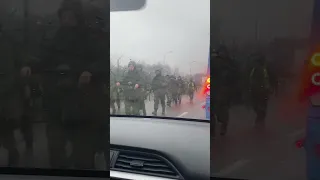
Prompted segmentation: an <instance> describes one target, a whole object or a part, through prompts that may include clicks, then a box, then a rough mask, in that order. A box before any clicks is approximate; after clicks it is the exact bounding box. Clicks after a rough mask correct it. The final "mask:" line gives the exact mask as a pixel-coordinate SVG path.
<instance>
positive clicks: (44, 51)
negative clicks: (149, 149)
mask: <svg viewBox="0 0 320 180" xmlns="http://www.w3.org/2000/svg"><path fill="white" fill-rule="evenodd" d="M108 13H109V9H108V4H107V1H104V0H55V1H51V0H17V1H11V0H2V1H1V2H0V102H1V103H0V144H1V149H0V166H12V167H31V168H33V167H36V168H50V169H52V168H54V169H94V170H106V169H107V163H106V162H109V159H108V158H107V157H109V156H107V153H109V149H108V152H107V148H109V145H108V144H109V142H108V140H109V137H108V136H109V127H108V125H107V121H108V118H109V117H108V113H104V112H105V110H106V109H107V107H108V105H107V104H108V102H107V101H105V99H107V97H106V93H105V91H104V90H105V88H104V87H105V84H106V83H105V82H108V79H106V78H105V77H107V76H108V74H107V73H109V70H108V64H109V61H108V58H109V54H108V50H105V49H104V48H105V47H108V44H109V34H108V29H106V27H105V26H106V25H107V24H106V22H108V21H105V19H107V18H108ZM3 148H4V149H3ZM104 154H105V155H104ZM30 171H32V169H30ZM61 175H62V174H61Z"/></svg>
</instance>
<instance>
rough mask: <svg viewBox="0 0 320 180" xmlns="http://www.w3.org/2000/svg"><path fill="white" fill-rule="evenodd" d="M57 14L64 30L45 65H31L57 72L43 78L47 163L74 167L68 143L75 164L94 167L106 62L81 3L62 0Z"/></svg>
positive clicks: (102, 118) (85, 167)
mask: <svg viewBox="0 0 320 180" xmlns="http://www.w3.org/2000/svg"><path fill="white" fill-rule="evenodd" d="M58 16H59V20H60V24H61V27H60V28H59V29H58V31H57V33H56V34H55V37H54V40H53V43H52V44H51V46H50V47H49V48H48V50H49V51H48V52H46V53H45V54H44V57H43V59H42V61H41V63H40V64H39V65H38V66H37V67H33V69H34V71H46V70H55V71H57V70H58V72H54V73H52V71H51V72H50V73H48V74H46V76H44V105H45V107H46V109H47V121H48V124H47V139H48V149H49V160H50V164H51V167H52V168H66V167H69V166H70V165H71V164H70V163H69V162H68V160H67V154H66V142H67V140H68V139H69V140H70V141H71V143H72V146H73V151H72V155H71V160H72V162H71V163H72V164H73V166H74V167H75V168H79V169H93V168H94V156H95V153H96V145H97V140H98V139H99V134H98V133H99V128H101V126H102V123H103V120H106V118H107V115H106V113H105V109H106V108H107V106H106V105H107V102H104V101H105V99H104V98H103V97H104V96H105V95H104V88H103V82H106V80H103V78H101V77H103V75H104V74H105V73H106V72H104V71H106V69H107V64H106V62H104V61H103V60H102V59H101V58H100V59H98V57H97V56H96V53H95V52H94V50H93V49H92V48H91V47H94V46H93V40H92V41H90V40H91V39H90V38H89V31H88V29H87V27H86V26H85V24H84V17H83V10H82V4H81V2H80V1H77V0H64V1H63V2H62V4H61V7H60V8H59V11H58ZM99 60H100V61H99ZM65 71H66V72H67V74H66V73H65ZM26 72H29V73H30V72H31V68H27V69H26ZM58 73H59V76H57V75H58Z"/></svg>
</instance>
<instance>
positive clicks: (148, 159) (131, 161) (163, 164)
mask: <svg viewBox="0 0 320 180" xmlns="http://www.w3.org/2000/svg"><path fill="white" fill-rule="evenodd" d="M114 168H115V169H120V170H123V171H130V172H135V173H141V174H146V175H147V174H148V175H155V176H164V177H174V178H177V177H179V176H180V175H179V173H178V171H177V170H176V168H174V166H173V165H172V164H171V163H169V162H168V161H167V160H166V159H164V158H162V157H161V156H158V155H154V154H149V153H140V152H133V151H120V153H119V155H118V157H117V160H116V162H115V165H114Z"/></svg>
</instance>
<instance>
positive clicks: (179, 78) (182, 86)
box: [177, 76, 184, 104]
mask: <svg viewBox="0 0 320 180" xmlns="http://www.w3.org/2000/svg"><path fill="white" fill-rule="evenodd" d="M177 83H178V97H177V99H178V103H179V104H181V97H182V94H183V89H184V82H183V80H182V79H181V76H178V80H177Z"/></svg>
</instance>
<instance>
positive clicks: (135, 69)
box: [110, 0, 210, 120]
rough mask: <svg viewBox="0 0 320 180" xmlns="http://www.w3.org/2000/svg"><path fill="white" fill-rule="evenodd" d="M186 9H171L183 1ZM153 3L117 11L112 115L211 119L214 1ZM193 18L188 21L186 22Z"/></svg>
mask: <svg viewBox="0 0 320 180" xmlns="http://www.w3.org/2000/svg"><path fill="white" fill-rule="evenodd" d="M187 1H188V3H190V5H189V6H188V7H185V8H184V9H181V10H180V9H175V8H173V9H168V8H167V7H168V6H170V7H173V6H175V5H177V6H180V5H181V3H184V4H185V3H186V2H187ZM187 1H182V0H179V1H170V0H163V1H161V2H157V1H148V2H147V6H146V7H145V8H144V9H143V10H140V11H137V12H122V13H111V15H110V16H111V17H110V18H111V19H110V37H111V40H110V44H111V45H110V46H111V47H110V54H111V60H110V61H111V66H110V87H111V91H110V103H111V106H110V113H111V114H124V115H136V116H159V117H164V116H166V117H173V118H175V117H183V118H192V119H201V120H204V119H206V111H205V109H204V108H203V104H204V103H205V98H206V95H205V94H204V93H202V88H203V85H204V84H205V80H206V78H207V77H208V75H207V68H208V49H209V30H210V23H209V17H210V16H209V1H207V0H202V1H199V2H197V5H196V6H197V7H198V8H199V9H202V11H199V13H195V14H192V15H191V14H189V12H190V11H194V6H192V5H191V4H192V3H193V2H194V1H190V0H187ZM186 17H188V20H186Z"/></svg>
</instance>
